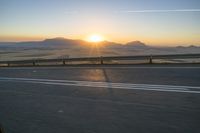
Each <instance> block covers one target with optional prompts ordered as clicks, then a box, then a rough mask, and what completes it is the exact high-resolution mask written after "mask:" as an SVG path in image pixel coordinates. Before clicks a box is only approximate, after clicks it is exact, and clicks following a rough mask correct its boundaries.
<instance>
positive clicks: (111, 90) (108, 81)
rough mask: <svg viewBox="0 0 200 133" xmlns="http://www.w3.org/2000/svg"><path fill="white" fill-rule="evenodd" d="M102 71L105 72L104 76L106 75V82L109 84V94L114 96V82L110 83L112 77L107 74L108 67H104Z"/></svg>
mask: <svg viewBox="0 0 200 133" xmlns="http://www.w3.org/2000/svg"><path fill="white" fill-rule="evenodd" d="M102 72H103V76H104V79H105V82H106V84H107V86H108V88H107V89H108V93H109V95H110V96H114V92H113V88H112V84H110V79H109V77H108V74H107V72H106V69H104V68H103V69H102Z"/></svg>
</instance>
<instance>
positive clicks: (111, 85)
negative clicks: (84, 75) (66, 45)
mask: <svg viewBox="0 0 200 133" xmlns="http://www.w3.org/2000/svg"><path fill="white" fill-rule="evenodd" d="M0 81H10V82H24V83H39V84H47V85H62V86H87V87H101V88H118V89H135V90H152V91H168V92H185V93H200V87H192V86H172V85H151V84H130V83H111V82H92V81H74V80H52V79H31V78H7V77H0ZM191 89H196V90H191Z"/></svg>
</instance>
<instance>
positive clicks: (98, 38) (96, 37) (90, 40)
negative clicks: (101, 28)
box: [88, 34, 104, 42]
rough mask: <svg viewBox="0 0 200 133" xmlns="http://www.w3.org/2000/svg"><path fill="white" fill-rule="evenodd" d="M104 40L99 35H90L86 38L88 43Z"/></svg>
mask: <svg viewBox="0 0 200 133" xmlns="http://www.w3.org/2000/svg"><path fill="white" fill-rule="evenodd" d="M103 40H104V39H103V37H102V36H101V35H96V34H95V35H91V36H89V38H88V41H89V42H102V41H103Z"/></svg>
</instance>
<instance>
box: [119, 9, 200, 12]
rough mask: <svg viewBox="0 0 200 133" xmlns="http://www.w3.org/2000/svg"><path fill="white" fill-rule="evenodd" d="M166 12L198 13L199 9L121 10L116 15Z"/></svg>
mask: <svg viewBox="0 0 200 133" xmlns="http://www.w3.org/2000/svg"><path fill="white" fill-rule="evenodd" d="M168 12H200V9H177V10H122V11H118V13H168Z"/></svg>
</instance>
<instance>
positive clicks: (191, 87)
mask: <svg viewBox="0 0 200 133" xmlns="http://www.w3.org/2000/svg"><path fill="white" fill-rule="evenodd" d="M1 79H2V80H21V81H42V82H59V83H79V84H80V83H85V84H94V85H98V84H106V85H107V86H108V85H119V86H135V87H155V88H157V87H158V88H160V87H161V88H162V87H165V88H174V89H177V88H181V89H200V87H193V86H174V85H152V84H131V83H112V82H94V81H80V80H79V81H77V80H58V79H57V80H52V79H32V78H7V77H0V80H1Z"/></svg>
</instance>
